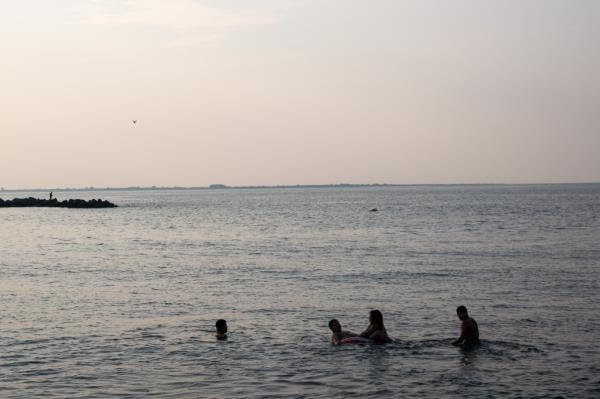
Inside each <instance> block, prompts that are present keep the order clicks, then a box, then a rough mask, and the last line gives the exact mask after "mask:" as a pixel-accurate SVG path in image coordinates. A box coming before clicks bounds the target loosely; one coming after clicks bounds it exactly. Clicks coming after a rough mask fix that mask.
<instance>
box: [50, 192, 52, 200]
mask: <svg viewBox="0 0 600 399" xmlns="http://www.w3.org/2000/svg"><path fill="white" fill-rule="evenodd" d="M50 201H52V191H50Z"/></svg>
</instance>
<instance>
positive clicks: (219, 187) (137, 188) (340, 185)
mask: <svg viewBox="0 0 600 399" xmlns="http://www.w3.org/2000/svg"><path fill="white" fill-rule="evenodd" d="M593 184H600V182H579V183H414V184H400V183H364V184H361V183H356V184H353V183H337V184H282V185H257V186H228V185H225V184H211V185H209V186H191V187H184V186H170V187H169V186H148V187H141V186H130V187H92V186H90V187H81V188H58V187H55V188H29V189H27V188H19V189H10V188H4V187H0V192H4V191H6V192H46V191H56V192H61V191H151V190H228V189H286V188H353V187H357V188H360V187H364V188H369V187H422V186H430V187H436V186H437V187H444V186H551V185H593Z"/></svg>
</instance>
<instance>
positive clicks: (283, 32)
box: [0, 0, 600, 188]
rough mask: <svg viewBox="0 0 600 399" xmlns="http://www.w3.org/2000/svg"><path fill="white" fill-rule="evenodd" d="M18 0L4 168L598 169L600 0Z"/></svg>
mask: <svg viewBox="0 0 600 399" xmlns="http://www.w3.org/2000/svg"><path fill="white" fill-rule="evenodd" d="M50 3H51V4H50ZM1 4H2V7H1V12H0V49H1V50H2V55H1V59H0V88H1V95H0V143H1V144H0V187H6V188H34V187H83V186H96V187H105V186H131V185H135V186H150V185H156V186H173V185H180V186H203V185H208V184H212V183H223V184H229V185H263V184H264V185H272V184H322V183H339V182H347V183H374V182H380V183H384V182H385V183H480V182H483V183H493V182H503V183H511V182H514V183H522V182H541V183H543V182H589V181H600V156H599V155H598V154H599V152H600V112H599V108H600V106H599V105H600V41H599V40H598V37H600V2H598V1H596V0H561V1H558V0H536V1H533V0H519V1H516V0H498V1H481V0H468V1H467V0H453V1H446V0H439V1H432V0H410V1H403V0H373V1H354V0H255V1H242V0H219V1H217V0H213V1H202V0H197V1H195V0H170V1H162V0H94V1H92V0H55V1H52V2H49V1H45V0H18V1H17V0H15V1H10V0H6V1H2V3H1ZM132 119H137V120H138V121H139V122H138V123H137V124H136V125H134V124H133V123H132Z"/></svg>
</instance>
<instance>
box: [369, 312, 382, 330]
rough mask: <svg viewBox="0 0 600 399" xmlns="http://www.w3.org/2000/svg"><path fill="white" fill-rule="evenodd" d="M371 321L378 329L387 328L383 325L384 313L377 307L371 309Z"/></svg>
mask: <svg viewBox="0 0 600 399" xmlns="http://www.w3.org/2000/svg"><path fill="white" fill-rule="evenodd" d="M369 322H370V323H371V324H372V325H373V326H374V327H376V328H377V329H378V330H383V329H384V328H385V327H384V326H383V315H382V314H381V312H380V311H379V310H377V309H375V310H371V312H370V313H369Z"/></svg>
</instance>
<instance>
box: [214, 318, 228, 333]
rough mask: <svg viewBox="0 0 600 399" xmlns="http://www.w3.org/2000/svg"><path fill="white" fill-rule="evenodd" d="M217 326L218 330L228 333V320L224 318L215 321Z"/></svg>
mask: <svg viewBox="0 0 600 399" xmlns="http://www.w3.org/2000/svg"><path fill="white" fill-rule="evenodd" d="M215 327H217V332H219V333H226V332H227V322H226V321H225V320H223V319H219V320H217V322H216V323H215Z"/></svg>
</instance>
